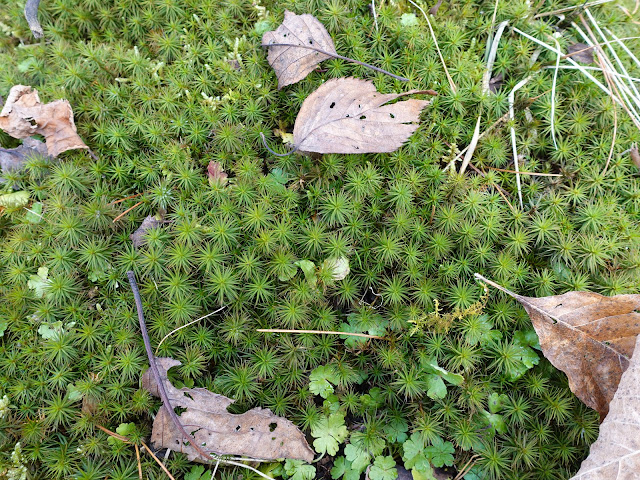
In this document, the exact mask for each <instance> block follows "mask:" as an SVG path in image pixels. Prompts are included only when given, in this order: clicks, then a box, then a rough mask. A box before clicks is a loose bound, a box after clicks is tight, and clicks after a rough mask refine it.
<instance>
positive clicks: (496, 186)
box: [469, 163, 515, 210]
mask: <svg viewBox="0 0 640 480" xmlns="http://www.w3.org/2000/svg"><path fill="white" fill-rule="evenodd" d="M469 166H470V167H471V168H472V169H473V170H475V171H476V172H477V173H478V174H480V175H482V176H483V177H486V175H485V173H484V172H483V171H482V170H479V169H478V168H476V166H475V165H474V164H473V163H470V164H469ZM491 185H493V187H494V188H495V189H496V191H497V192H498V194H500V196H501V197H502V199H503V200H504V201H505V202H507V205H509V208H511V210H515V208H513V205H511V202H510V201H509V199H508V198H507V196H506V195H505V194H504V192H503V191H502V188H501V187H500V185H498V184H497V183H496V182H492V183H491Z"/></svg>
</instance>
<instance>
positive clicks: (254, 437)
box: [142, 358, 314, 463]
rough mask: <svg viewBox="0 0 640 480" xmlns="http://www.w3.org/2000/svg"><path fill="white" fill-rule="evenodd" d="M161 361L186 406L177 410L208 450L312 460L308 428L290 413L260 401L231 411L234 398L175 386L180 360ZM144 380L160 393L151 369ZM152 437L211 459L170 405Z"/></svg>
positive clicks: (173, 394)
mask: <svg viewBox="0 0 640 480" xmlns="http://www.w3.org/2000/svg"><path fill="white" fill-rule="evenodd" d="M156 364H157V366H158V370H159V371H160V377H161V379H162V382H163V384H164V387H165V389H166V390H167V394H168V396H169V401H170V402H171V405H172V406H173V407H174V408H177V409H181V410H183V411H182V413H180V414H179V415H178V418H179V419H180V423H181V424H182V425H184V427H185V429H186V430H187V432H189V433H191V435H192V436H193V437H194V439H195V440H196V441H197V442H198V444H199V445H200V446H201V447H202V449H203V450H205V451H206V452H208V453H212V454H216V455H234V456H246V457H251V458H256V459H262V460H276V459H279V458H291V459H299V460H304V461H307V462H310V461H311V460H313V457H314V454H313V451H312V450H311V448H310V447H309V444H308V443H307V440H306V438H305V436H304V434H303V433H302V432H301V431H300V430H299V429H298V427H296V426H295V425H294V424H293V423H292V422H290V421H289V420H287V419H286V418H282V417H278V416H276V415H274V414H273V413H272V412H271V410H269V409H263V408H259V407H258V408H254V409H252V410H249V411H248V412H245V413H243V414H240V415H236V414H232V413H229V412H228V411H227V407H228V406H229V405H231V404H232V403H233V402H234V401H233V400H232V399H230V398H227V397H225V396H223V395H218V394H216V393H213V392H210V391H209V390H206V389H204V388H176V387H174V386H173V385H172V384H171V382H170V381H169V379H168V377H167V371H168V370H169V369H170V368H171V367H175V366H178V365H180V364H181V363H180V362H179V361H178V360H174V359H172V358H157V359H156ZM142 386H143V388H145V389H146V390H148V391H149V392H150V393H151V394H152V395H155V396H159V393H158V385H157V383H156V381H155V379H154V377H153V374H152V372H151V370H150V369H149V370H147V371H146V372H145V373H144V375H143V376H142ZM151 441H152V443H153V444H154V446H155V447H156V448H168V449H170V450H174V451H176V452H181V453H185V454H186V455H187V457H188V458H189V460H191V461H193V460H195V461H198V462H202V463H207V462H209V460H208V459H206V458H203V457H202V456H200V455H199V454H198V453H197V452H196V451H195V449H194V448H193V447H191V446H190V445H189V442H188V441H186V439H183V438H182V434H181V433H180V431H179V430H178V429H177V428H176V426H175V424H174V423H173V422H172V421H171V418H170V417H169V415H168V413H167V411H166V410H165V407H161V408H160V410H159V411H158V414H157V415H156V418H155V420H154V421H153V430H152V433H151Z"/></svg>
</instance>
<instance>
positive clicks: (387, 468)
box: [369, 455, 398, 480]
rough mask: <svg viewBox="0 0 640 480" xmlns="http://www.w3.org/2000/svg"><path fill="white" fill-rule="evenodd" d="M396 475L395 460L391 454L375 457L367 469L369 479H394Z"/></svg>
mask: <svg viewBox="0 0 640 480" xmlns="http://www.w3.org/2000/svg"><path fill="white" fill-rule="evenodd" d="M397 477H398V470H397V469H396V461H395V460H394V459H393V457H392V456H390V455H389V456H387V457H383V456H379V457H376V458H375V460H374V461H373V465H372V466H371V469H370V470H369V478H370V479H371V480H395V479H396V478H397Z"/></svg>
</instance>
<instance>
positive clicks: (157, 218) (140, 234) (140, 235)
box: [129, 215, 162, 248]
mask: <svg viewBox="0 0 640 480" xmlns="http://www.w3.org/2000/svg"><path fill="white" fill-rule="evenodd" d="M160 225H162V216H161V215H149V216H148V217H146V218H145V219H144V220H143V221H142V223H141V224H140V226H139V227H138V228H137V229H136V231H135V232H133V233H132V234H131V235H129V238H131V241H132V242H133V246H134V247H136V248H140V247H141V246H142V245H144V244H145V243H147V239H146V238H145V235H146V233H147V231H148V230H149V229H150V228H156V227H158V226H160Z"/></svg>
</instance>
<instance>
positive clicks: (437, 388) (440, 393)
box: [426, 374, 447, 400]
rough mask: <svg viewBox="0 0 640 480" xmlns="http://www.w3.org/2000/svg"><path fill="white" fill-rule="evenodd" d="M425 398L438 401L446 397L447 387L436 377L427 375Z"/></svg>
mask: <svg viewBox="0 0 640 480" xmlns="http://www.w3.org/2000/svg"><path fill="white" fill-rule="evenodd" d="M426 380H427V396H428V397H429V398H433V399H434V400H438V399H441V398H444V397H446V396H447V386H446V385H445V384H444V382H443V381H442V378H440V377H439V376H438V375H434V374H429V375H427V378H426Z"/></svg>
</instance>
